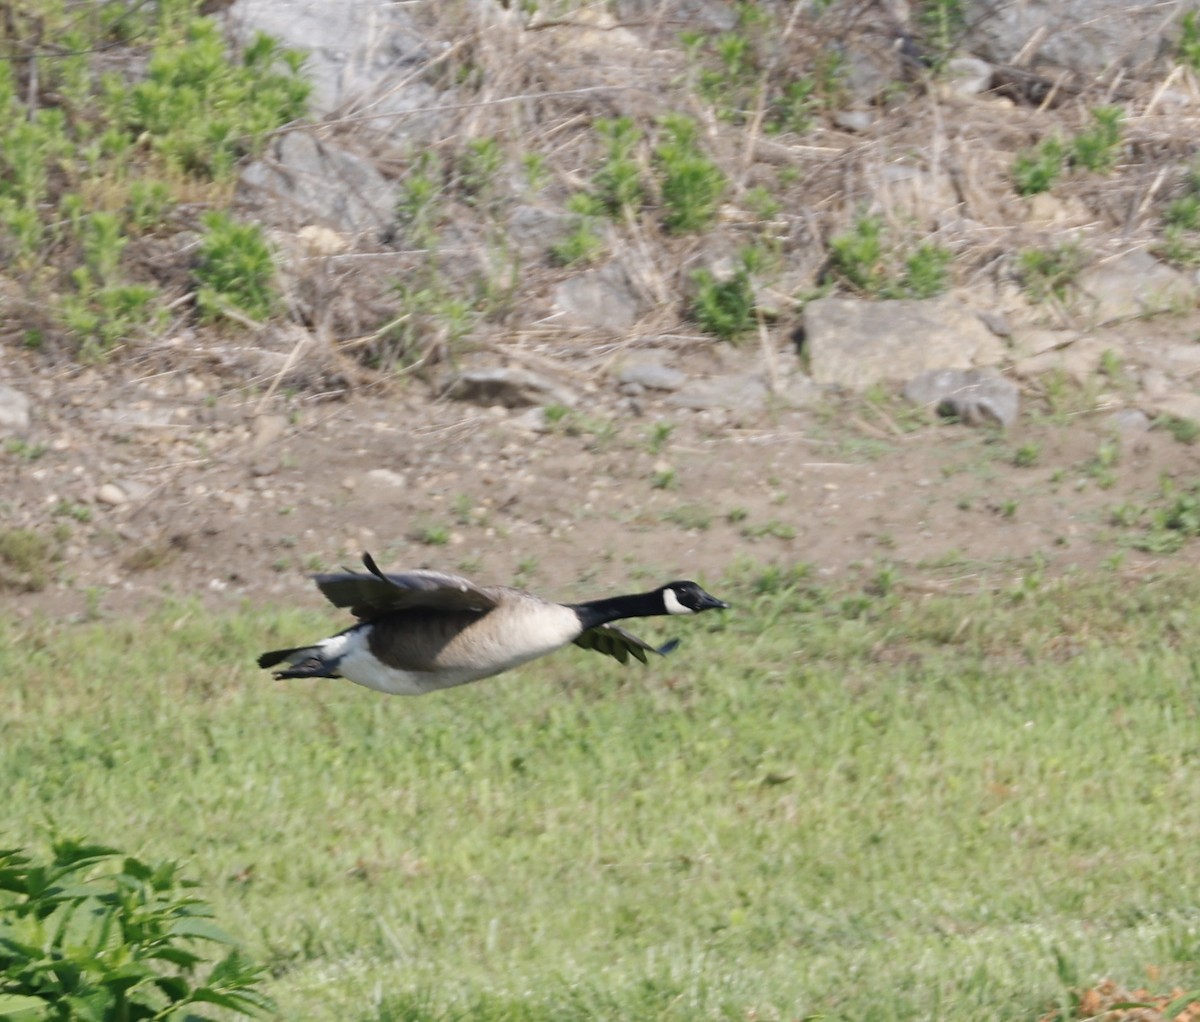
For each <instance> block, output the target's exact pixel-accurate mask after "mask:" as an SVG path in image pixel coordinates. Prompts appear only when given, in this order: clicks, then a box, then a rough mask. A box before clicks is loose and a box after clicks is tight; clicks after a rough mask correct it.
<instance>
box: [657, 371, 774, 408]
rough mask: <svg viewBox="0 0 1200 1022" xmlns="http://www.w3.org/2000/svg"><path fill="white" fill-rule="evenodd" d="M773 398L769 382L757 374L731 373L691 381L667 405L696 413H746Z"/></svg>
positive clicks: (668, 400) (668, 399)
mask: <svg viewBox="0 0 1200 1022" xmlns="http://www.w3.org/2000/svg"><path fill="white" fill-rule="evenodd" d="M769 395H770V389H769V388H768V387H767V384H766V381H765V380H763V378H762V377H761V376H760V375H758V374H757V373H729V374H727V375H725V376H713V377H709V378H708V379H703V380H690V381H689V382H688V383H686V384H685V385H684V386H683V387H681V388H680V389H679V390H677V391H676V392H675V393H674V394H671V395H670V396H669V397H668V398H667V404H671V405H675V406H676V407H678V408H691V409H693V410H694V411H705V410H709V409H714V408H721V409H725V410H728V411H735V412H746V411H755V410H757V409H760V408H762V407H763V406H764V405H765V404H766V401H767V398H768V396H769Z"/></svg>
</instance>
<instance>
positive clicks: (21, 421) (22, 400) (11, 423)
mask: <svg viewBox="0 0 1200 1022" xmlns="http://www.w3.org/2000/svg"><path fill="white" fill-rule="evenodd" d="M28 428H29V398H28V397H26V396H25V395H24V394H22V393H21V392H20V391H19V390H14V389H13V388H12V387H7V386H5V385H4V384H3V383H0V436H4V435H6V434H9V433H23V432H25V430H27V429H28Z"/></svg>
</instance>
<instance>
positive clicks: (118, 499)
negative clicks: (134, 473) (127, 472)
mask: <svg viewBox="0 0 1200 1022" xmlns="http://www.w3.org/2000/svg"><path fill="white" fill-rule="evenodd" d="M96 500H97V501H98V502H99V503H101V504H108V505H109V506H110V507H120V506H121V505H122V504H127V503H128V502H129V495H128V494H127V493H126V492H125V491H124V490H122V489H121V487H119V486H118V485H117V484H116V483H105V484H104V485H103V486H101V487H100V488H99V489H98V490H96Z"/></svg>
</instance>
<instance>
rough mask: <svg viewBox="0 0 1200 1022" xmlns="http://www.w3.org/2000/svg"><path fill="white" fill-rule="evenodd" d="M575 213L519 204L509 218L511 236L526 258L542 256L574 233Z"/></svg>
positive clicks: (509, 234) (511, 240)
mask: <svg viewBox="0 0 1200 1022" xmlns="http://www.w3.org/2000/svg"><path fill="white" fill-rule="evenodd" d="M575 219H576V218H575V217H574V216H573V215H572V214H569V213H563V212H561V211H559V210H553V209H542V208H541V207H540V206H529V205H524V206H518V207H517V208H516V209H515V210H513V213H512V216H511V217H509V220H508V240H509V241H510V242H511V243H512V246H513V248H515V249H516V251H517V252H518V253H520V255H521V257H522V258H523V259H529V260H541V259H542V258H543V257H544V256H545V255H546V253H547V252H548V251H550V248H551V247H552V246H553V245H555V244H557V243H558V242H560V241H562V239H563V238H564V237H565V236H566V235H567V234H568V233H570V230H571V226H572V224H573V223H574V222H575Z"/></svg>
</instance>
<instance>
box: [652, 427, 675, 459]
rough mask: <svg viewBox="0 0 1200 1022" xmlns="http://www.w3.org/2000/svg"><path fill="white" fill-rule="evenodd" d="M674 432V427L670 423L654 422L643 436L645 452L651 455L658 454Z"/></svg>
mask: <svg viewBox="0 0 1200 1022" xmlns="http://www.w3.org/2000/svg"><path fill="white" fill-rule="evenodd" d="M674 432H675V426H674V424H673V423H670V422H662V421H659V422H656V423H654V425H652V426H651V427H650V428H649V429H648V430H647V431H646V436H645V446H646V450H647V451H648V452H649V453H651V454H658V453H659V452H660V451H662V449H663V448H664V447H665V446H666V445H667V441H668V440H669V439H670V438H671V434H672V433H674Z"/></svg>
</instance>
